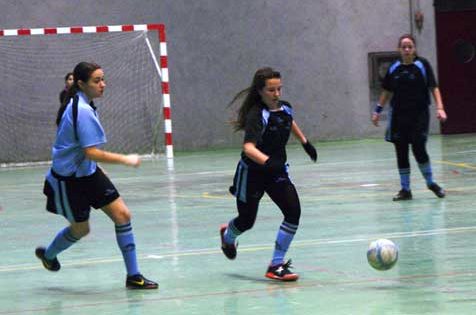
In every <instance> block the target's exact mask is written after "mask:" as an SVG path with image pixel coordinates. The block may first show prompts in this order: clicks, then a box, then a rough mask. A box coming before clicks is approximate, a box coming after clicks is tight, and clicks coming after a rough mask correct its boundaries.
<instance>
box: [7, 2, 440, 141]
mask: <svg viewBox="0 0 476 315" xmlns="http://www.w3.org/2000/svg"><path fill="white" fill-rule="evenodd" d="M79 4H80V5H79ZM418 5H419V6H420V9H421V10H422V11H423V12H424V14H425V23H424V28H423V31H422V32H421V33H418V32H416V37H417V41H418V50H419V53H420V54H421V55H423V56H425V57H427V58H428V59H429V60H430V62H431V63H432V64H433V66H434V67H435V68H436V51H435V32H434V17H433V16H434V11H433V6H432V1H419V2H418ZM0 7H1V11H0V29H10V28H20V27H26V28H30V27H46V26H71V25H116V24H142V23H157V22H160V23H164V24H166V27H167V35H168V53H169V69H170V81H171V96H172V119H173V136H174V145H175V147H176V148H178V149H193V148H205V147H223V146H230V145H238V144H239V143H241V139H242V136H241V134H234V133H233V132H232V130H231V128H230V126H229V125H228V124H227V121H228V120H229V119H230V118H231V116H232V114H233V111H232V110H231V109H229V108H227V107H226V105H227V103H228V102H229V101H230V100H231V98H232V97H233V95H234V94H235V93H236V92H238V91H239V90H241V89H242V88H245V87H247V86H248V84H249V83H250V82H251V78H252V75H253V73H254V71H255V70H256V69H257V68H258V67H262V66H265V65H267V66H272V67H275V68H277V69H278V70H280V71H281V73H282V75H283V83H284V95H283V99H286V100H288V101H290V102H291V103H292V104H293V105H294V107H295V113H296V114H295V115H296V116H295V118H296V120H297V121H298V123H299V124H300V125H301V127H302V129H303V130H304V132H305V133H306V134H307V135H308V137H309V138H311V139H316V140H319V139H336V138H357V137H369V136H379V137H380V136H383V128H382V127H381V128H374V127H373V126H371V124H370V122H369V108H370V104H369V102H370V100H369V84H368V64H367V54H368V52H375V51H389V50H394V49H395V48H396V44H397V39H398V37H399V36H400V35H401V34H403V33H408V32H410V31H411V19H410V17H409V15H410V0H409V1H406V0H405V1H404V0H379V1H375V0H359V1H354V0H333V1H319V0H300V1H288V0H253V1H251V0H243V1H234V0H196V1H192V0H140V1H139V0H136V1H127V0H81V1H79V0H78V1H62V0H41V1H40V0H4V1H0ZM435 70H436V69H435ZM106 71H107V69H106ZM438 130H439V128H438V126H437V123H436V122H435V121H432V131H433V132H436V131H438Z"/></svg>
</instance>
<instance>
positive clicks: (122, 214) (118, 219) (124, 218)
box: [114, 208, 132, 224]
mask: <svg viewBox="0 0 476 315" xmlns="http://www.w3.org/2000/svg"><path fill="white" fill-rule="evenodd" d="M131 219H132V215H131V212H130V211H129V209H127V208H124V209H121V210H120V211H117V212H116V213H115V214H114V223H116V224H126V223H129V222H131Z"/></svg>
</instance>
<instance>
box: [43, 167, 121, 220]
mask: <svg viewBox="0 0 476 315" xmlns="http://www.w3.org/2000/svg"><path fill="white" fill-rule="evenodd" d="M43 193H44V194H45V195H46V197H47V201H46V210H48V211H49V212H52V213H55V214H59V215H62V216H64V217H65V218H66V219H67V220H68V221H69V222H71V223H74V222H84V221H87V220H89V213H90V211H91V207H94V208H95V209H98V208H102V207H104V206H106V205H108V204H110V203H111V202H113V201H114V200H116V199H117V198H119V192H118V191H117V189H116V187H114V185H113V183H112V182H111V181H110V180H109V178H108V177H107V176H106V175H105V174H104V173H103V171H102V170H101V169H100V168H99V167H98V168H97V169H96V172H94V174H92V175H89V176H85V177H78V178H76V177H63V176H59V175H58V174H56V173H55V172H54V171H53V170H50V171H49V172H48V174H47V175H46V179H45V184H44V188H43Z"/></svg>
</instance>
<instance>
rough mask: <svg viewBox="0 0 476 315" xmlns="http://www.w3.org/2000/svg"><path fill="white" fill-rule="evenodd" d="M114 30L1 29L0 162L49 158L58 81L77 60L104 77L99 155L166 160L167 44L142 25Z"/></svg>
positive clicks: (60, 84) (168, 134) (168, 132)
mask: <svg viewBox="0 0 476 315" xmlns="http://www.w3.org/2000/svg"><path fill="white" fill-rule="evenodd" d="M156 26H157V25H156ZM119 27H120V29H119V30H118V31H110V30H111V29H112V27H106V26H105V27H89V28H87V27H77V28H57V29H31V30H13V31H12V30H10V33H9V31H8V30H0V56H2V57H1V58H0V82H1V83H0V163H1V164H7V163H8V164H9V163H25V162H36V161H47V160H50V159H51V146H52V144H53V142H54V138H55V133H56V125H55V119H56V113H57V111H58V108H59V106H60V103H59V93H60V92H61V91H62V90H63V88H64V76H65V75H66V73H68V72H71V71H72V70H73V68H74V66H75V65H76V64H77V63H79V62H81V61H90V62H95V63H97V64H99V65H100V66H101V67H102V69H103V70H104V73H105V79H106V91H105V93H104V96H103V97H102V98H99V99H97V100H95V105H96V106H97V108H98V115H99V117H100V119H101V123H102V125H103V127H104V129H105V132H106V135H107V139H108V142H107V144H106V145H105V146H104V149H106V150H110V151H115V152H121V153H139V154H143V155H146V154H158V153H165V152H166V153H167V156H168V157H171V156H172V151H171V143H166V142H167V139H169V142H170V141H171V130H170V129H171V123H170V121H168V122H167V123H166V124H164V115H163V114H165V113H166V112H167V113H168V115H170V109H169V108H168V107H169V106H170V104H169V101H168V100H169V96H168V69H167V68H166V67H167V60H166V52H165V53H163V51H160V50H161V49H162V50H165V42H162V41H161V39H160V37H159V36H157V32H154V33H155V36H152V35H153V32H151V31H150V28H148V26H142V27H136V26H129V28H127V27H126V28H124V26H119ZM116 30H117V27H116ZM124 30H126V31H124ZM12 32H13V33H12ZM35 32H37V33H41V34H35ZM149 33H150V34H149ZM21 35H26V36H21ZM34 35H38V36H34ZM163 37H164V38H165V36H163ZM153 47H159V49H155V50H157V52H155V51H154V48H153ZM159 51H160V55H159ZM156 53H157V55H158V56H159V57H156V55H155V54H156ZM157 59H159V62H158V61H157ZM161 66H162V68H161ZM164 75H165V76H166V77H164ZM165 89H166V91H165ZM164 101H165V102H166V103H167V104H164ZM164 105H165V106H166V107H167V108H164ZM165 118H168V119H170V117H165ZM165 125H167V126H165ZM166 128H167V129H168V130H166V132H165V133H166V136H165V137H164V129H166ZM166 145H168V146H169V147H168V148H167V149H168V150H166Z"/></svg>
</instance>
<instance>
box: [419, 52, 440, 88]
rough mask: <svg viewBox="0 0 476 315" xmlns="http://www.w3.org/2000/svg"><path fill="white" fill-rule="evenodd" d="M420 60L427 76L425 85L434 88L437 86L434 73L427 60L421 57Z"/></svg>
mask: <svg viewBox="0 0 476 315" xmlns="http://www.w3.org/2000/svg"><path fill="white" fill-rule="evenodd" d="M421 61H422V63H423V65H424V66H425V69H426V76H427V86H428V88H431V89H433V88H436V87H438V83H437V82H436V78H435V73H434V72H433V68H432V66H431V64H430V63H429V62H428V60H426V59H423V58H421Z"/></svg>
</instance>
